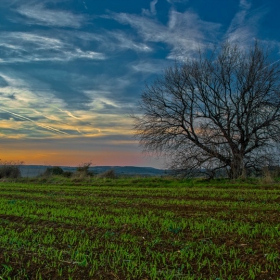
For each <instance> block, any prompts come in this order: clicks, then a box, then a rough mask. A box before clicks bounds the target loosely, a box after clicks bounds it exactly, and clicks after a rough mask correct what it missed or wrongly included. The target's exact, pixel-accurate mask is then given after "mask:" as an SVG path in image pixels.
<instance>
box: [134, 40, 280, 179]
mask: <svg viewBox="0 0 280 280" xmlns="http://www.w3.org/2000/svg"><path fill="white" fill-rule="evenodd" d="M140 109H141V110H142V113H143V114H141V115H138V116H133V117H134V120H135V130H136V136H137V137H138V138H139V140H140V145H141V146H142V147H143V148H144V150H145V151H149V152H156V153H159V154H163V155H165V156H166V158H167V159H168V162H169V166H170V167H171V168H172V169H173V170H180V171H184V172H193V171H194V170H198V169H200V170H201V169H204V170H208V171H210V172H212V175H214V174H216V171H217V170H219V169H223V170H227V172H228V175H229V177H231V178H238V177H239V176H240V175H242V174H244V171H245V170H248V169H251V168H259V167H261V166H262V165H265V164H271V160H272V159H273V157H272V156H273V155H275V153H273V149H272V148H274V147H276V146H275V144H276V143H278V142H279V135H280V67H279V64H278V63H275V62H274V63H272V62H271V61H270V59H269V55H268V53H267V51H266V50H264V48H262V47H260V46H259V44H258V43H255V45H254V46H253V47H252V48H251V49H249V50H244V49H242V48H240V47H239V46H238V45H234V44H231V43H225V44H224V45H222V47H221V48H220V49H219V50H218V49H217V50H215V51H213V52H212V53H211V55H209V54H208V55H206V54H205V55H203V54H202V53H201V52H198V58H197V59H189V60H187V61H186V62H184V63H182V64H178V63H176V64H175V65H174V66H173V67H170V68H168V69H166V70H165V73H164V75H163V76H162V77H160V78H158V79H157V80H156V81H155V82H154V83H153V84H152V85H151V86H147V88H146V90H145V91H144V92H143V94H142V99H141V101H140Z"/></svg>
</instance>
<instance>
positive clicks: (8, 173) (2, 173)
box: [0, 161, 23, 179]
mask: <svg viewBox="0 0 280 280" xmlns="http://www.w3.org/2000/svg"><path fill="white" fill-rule="evenodd" d="M21 164H23V162H17V161H0V179H2V178H11V179H17V178H20V177H21V172H20V169H19V165H21Z"/></svg>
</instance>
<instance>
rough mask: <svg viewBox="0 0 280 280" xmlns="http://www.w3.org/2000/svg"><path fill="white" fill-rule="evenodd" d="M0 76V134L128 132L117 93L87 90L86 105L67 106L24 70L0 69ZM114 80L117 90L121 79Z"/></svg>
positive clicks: (128, 123)
mask: <svg viewBox="0 0 280 280" xmlns="http://www.w3.org/2000/svg"><path fill="white" fill-rule="evenodd" d="M0 77H1V80H3V81H4V86H3V87H0V92H1V98H0V124H3V125H5V126H2V128H3V129H5V133H4V135H1V137H4V138H15V135H16V138H30V139H32V138H36V139H42V138H46V137H48V138H56V139H57V138H61V137H67V138H73V137H74V138H76V137H79V136H81V135H82V136H83V137H96V136H102V135H108V136H109V135H115V134H119V135H131V134H132V131H131V128H132V120H131V119H130V118H128V116H127V113H124V112H123V110H124V108H123V107H122V106H123V104H121V103H119V101H116V100H117V97H116V96H115V99H114V98H112V95H113V92H106V91H103V92H102V91H94V90H93V91H88V92H86V93H85V95H86V96H87V98H88V103H87V105H88V106H87V107H85V108H84V109H77V108H75V106H72V107H71V109H69V106H68V104H67V103H66V102H65V101H64V100H63V99H61V98H59V97H58V95H57V94H56V92H54V91H53V90H52V89H50V88H48V85H47V84H44V83H42V81H37V80H36V79H34V78H31V77H29V76H28V75H27V74H23V73H20V72H11V71H7V73H6V72H2V73H1V72H0ZM115 82H116V83H115V89H118V90H120V88H122V85H121V84H122V82H121V81H119V83H117V80H115ZM39 85H40V87H41V89H40V90H38V86H39ZM108 85H109V84H108ZM108 85H107V86H108ZM123 86H124V84H123ZM11 95H13V98H11ZM64 97H65V98H68V97H67V96H64ZM77 107H79V106H77ZM105 115H106V117H105ZM9 127H10V128H15V129H16V132H17V133H15V131H14V129H10V128H9Z"/></svg>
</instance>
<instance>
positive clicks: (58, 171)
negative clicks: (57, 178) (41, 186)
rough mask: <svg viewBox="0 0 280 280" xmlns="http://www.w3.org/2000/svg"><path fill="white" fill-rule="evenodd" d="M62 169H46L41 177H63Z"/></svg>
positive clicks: (52, 167) (53, 167)
mask: <svg viewBox="0 0 280 280" xmlns="http://www.w3.org/2000/svg"><path fill="white" fill-rule="evenodd" d="M63 173H64V172H63V169H62V168H61V167H59V166H51V167H48V168H47V169H46V171H45V172H44V173H43V176H51V175H63Z"/></svg>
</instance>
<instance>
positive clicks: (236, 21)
mask: <svg viewBox="0 0 280 280" xmlns="http://www.w3.org/2000/svg"><path fill="white" fill-rule="evenodd" d="M251 6H252V5H251V2H250V1H248V0H240V2H239V11H238V12H237V13H236V15H235V16H234V18H233V19H232V21H231V24H230V26H229V28H228V30H227V32H226V34H225V36H224V39H225V40H228V41H230V42H236V43H238V44H239V45H240V46H242V45H243V46H244V47H247V46H248V45H250V44H251V43H252V40H254V39H255V38H256V37H257V32H258V25H259V21H260V19H261V18H262V17H263V16H264V14H265V13H266V12H267V11H266V9H262V10H261V11H260V10H254V11H251Z"/></svg>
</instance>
